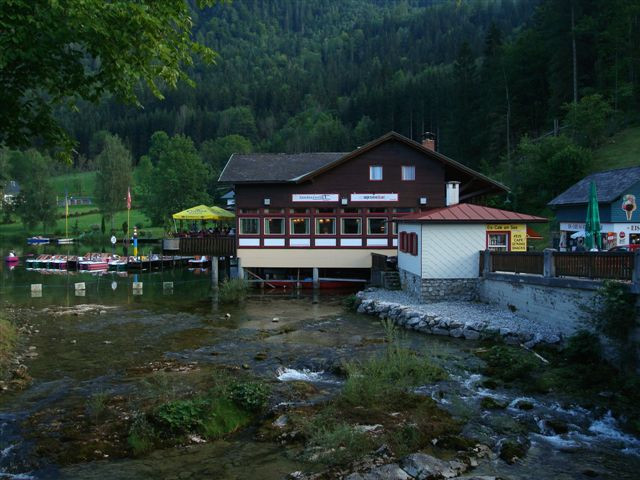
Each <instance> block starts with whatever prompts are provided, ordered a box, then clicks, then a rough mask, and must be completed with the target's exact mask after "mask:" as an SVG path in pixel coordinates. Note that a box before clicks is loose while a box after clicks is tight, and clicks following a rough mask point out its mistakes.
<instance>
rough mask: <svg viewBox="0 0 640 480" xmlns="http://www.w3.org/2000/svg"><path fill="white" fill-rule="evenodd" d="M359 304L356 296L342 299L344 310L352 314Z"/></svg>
mask: <svg viewBox="0 0 640 480" xmlns="http://www.w3.org/2000/svg"><path fill="white" fill-rule="evenodd" d="M360 303H361V301H360V299H359V298H358V297H357V296H356V295H349V296H347V297H344V298H343V299H342V305H343V306H344V308H346V309H347V310H350V311H352V312H355V311H356V310H357V309H358V306H359V305H360Z"/></svg>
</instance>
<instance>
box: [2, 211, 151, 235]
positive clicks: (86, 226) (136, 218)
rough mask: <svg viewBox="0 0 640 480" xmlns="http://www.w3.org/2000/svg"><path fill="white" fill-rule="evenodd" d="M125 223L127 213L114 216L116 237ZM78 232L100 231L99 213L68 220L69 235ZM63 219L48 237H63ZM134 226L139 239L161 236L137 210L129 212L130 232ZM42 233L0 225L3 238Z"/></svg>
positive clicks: (10, 225) (123, 212)
mask: <svg viewBox="0 0 640 480" xmlns="http://www.w3.org/2000/svg"><path fill="white" fill-rule="evenodd" d="M76 208H84V207H76ZM69 211H70V213H72V212H73V211H74V209H70V210H69ZM60 213H61V214H63V215H64V208H62V209H60ZM126 221H127V211H126V210H122V211H120V212H118V213H116V214H115V215H114V219H113V228H114V229H115V231H116V236H117V237H121V236H122V235H123V233H122V224H123V223H124V222H126ZM76 222H77V228H78V230H79V231H80V232H91V231H94V232H95V231H98V232H99V231H100V227H101V222H102V215H101V214H99V213H91V214H88V215H82V216H79V217H70V218H69V235H70V236H74V237H75V236H77V235H75V234H74V233H73V231H74V228H75V226H76ZM64 223H65V222H64V218H59V219H58V220H57V222H56V225H55V227H54V228H49V229H48V230H47V232H46V233H47V234H48V235H55V236H63V235H64V234H65V225H64ZM136 224H140V225H142V228H141V235H140V236H141V237H143V238H148V237H154V238H159V237H162V235H163V229H162V227H152V226H151V221H150V220H149V219H148V218H147V217H146V215H144V214H143V213H142V212H141V211H139V210H131V232H133V226H134V225H136ZM105 227H106V229H107V234H109V232H110V229H111V223H110V222H107V223H106V225H105ZM38 233H43V232H42V226H41V225H39V226H38V227H36V228H35V229H33V230H30V231H27V230H26V229H25V228H24V226H23V225H22V223H21V222H16V223H12V224H8V225H0V236H5V237H25V238H26V237H29V236H32V235H36V234H38Z"/></svg>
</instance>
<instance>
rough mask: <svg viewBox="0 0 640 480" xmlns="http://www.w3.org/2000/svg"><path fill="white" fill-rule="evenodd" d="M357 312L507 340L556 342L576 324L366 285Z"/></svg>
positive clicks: (438, 330)
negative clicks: (427, 299)
mask: <svg viewBox="0 0 640 480" xmlns="http://www.w3.org/2000/svg"><path fill="white" fill-rule="evenodd" d="M358 298H359V299H360V300H361V304H360V306H359V307H358V312H360V313H367V314H370V315H377V316H379V317H380V318H391V319H392V320H393V321H394V322H395V323H396V324H398V325H400V326H403V327H405V328H409V329H412V330H418V331H421V332H424V333H431V334H436V335H448V336H452V337H457V338H468V339H473V340H475V339H478V338H480V337H482V336H488V335H495V334H500V335H502V337H504V339H505V341H506V342H507V343H514V344H515V343H525V345H526V346H528V347H532V346H534V345H536V344H538V343H548V344H556V343H560V342H561V341H562V340H563V339H564V338H565V337H568V336H570V335H572V334H573V333H574V332H575V331H576V330H577V326H576V325H574V324H571V323H568V322H557V321H553V320H552V319H550V318H537V319H535V320H529V319H527V318H525V317H523V316H521V315H518V314H517V313H513V312H511V311H510V310H507V309H503V308H500V307H497V306H495V305H490V304H486V303H477V302H437V303H419V302H418V301H417V300H416V299H415V298H413V297H411V296H410V295H407V294H406V293H405V292H402V291H391V290H382V289H377V288H368V289H367V290H365V291H362V292H359V293H358Z"/></svg>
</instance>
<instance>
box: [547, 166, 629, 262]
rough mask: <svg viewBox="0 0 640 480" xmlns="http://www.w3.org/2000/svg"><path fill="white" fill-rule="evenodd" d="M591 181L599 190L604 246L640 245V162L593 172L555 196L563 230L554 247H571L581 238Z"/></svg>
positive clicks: (557, 216)
mask: <svg viewBox="0 0 640 480" xmlns="http://www.w3.org/2000/svg"><path fill="white" fill-rule="evenodd" d="M591 182H594V183H595V185H596V190H597V193H598V204H599V207H600V226H601V232H602V248H603V249H604V250H608V249H611V248H613V247H629V248H630V249H636V248H640V211H638V208H637V204H636V201H637V200H636V199H638V198H640V166H639V167H630V168H618V169H615V170H606V171H603V172H598V173H593V174H591V175H589V176H587V177H585V178H583V179H582V180H580V181H579V182H578V183H576V184H575V185H573V186H571V187H570V188H568V189H567V190H565V191H564V192H562V193H561V194H560V195H558V196H557V197H556V198H554V199H553V200H551V201H550V202H549V204H548V205H549V206H550V207H551V208H552V209H553V211H554V212H555V214H556V219H557V220H558V222H559V230H560V236H559V239H558V240H557V245H554V247H556V248H558V249H559V250H560V251H571V250H573V249H575V247H576V246H577V244H578V242H579V241H580V232H584V229H585V219H586V218H587V205H588V203H589V186H590V184H591ZM572 235H573V236H574V237H576V238H572Z"/></svg>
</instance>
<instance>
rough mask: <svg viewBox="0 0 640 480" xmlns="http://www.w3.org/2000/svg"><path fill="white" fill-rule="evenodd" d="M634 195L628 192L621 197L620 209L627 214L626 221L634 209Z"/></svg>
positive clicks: (629, 218) (635, 207)
mask: <svg viewBox="0 0 640 480" xmlns="http://www.w3.org/2000/svg"><path fill="white" fill-rule="evenodd" d="M637 208H638V207H637V206H636V196H635V195H631V194H630V193H629V194H627V195H624V196H623V197H622V210H624V212H625V213H626V214H627V221H631V217H632V216H633V212H635V211H636V209H637Z"/></svg>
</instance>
